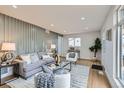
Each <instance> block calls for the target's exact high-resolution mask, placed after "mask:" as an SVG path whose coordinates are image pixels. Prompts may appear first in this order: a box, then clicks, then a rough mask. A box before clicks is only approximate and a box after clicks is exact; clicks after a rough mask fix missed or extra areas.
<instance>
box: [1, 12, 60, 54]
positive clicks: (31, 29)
mask: <svg viewBox="0 0 124 93" xmlns="http://www.w3.org/2000/svg"><path fill="white" fill-rule="evenodd" d="M58 35H59V34H57V33H54V32H50V33H49V34H48V33H46V32H45V29H43V28H41V27H38V26H35V25H32V24H30V23H26V22H24V21H21V20H18V19H15V18H12V17H9V16H7V15H4V14H0V48H1V43H2V42H15V43H16V53H17V54H26V53H32V52H38V51H42V50H44V48H46V46H47V45H48V43H49V42H51V43H54V44H56V45H58V44H57V43H58V42H57V40H58Z"/></svg>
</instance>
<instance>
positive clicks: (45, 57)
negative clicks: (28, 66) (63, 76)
mask: <svg viewBox="0 0 124 93" xmlns="http://www.w3.org/2000/svg"><path fill="white" fill-rule="evenodd" d="M42 58H43V59H47V58H51V57H50V56H49V55H42Z"/></svg>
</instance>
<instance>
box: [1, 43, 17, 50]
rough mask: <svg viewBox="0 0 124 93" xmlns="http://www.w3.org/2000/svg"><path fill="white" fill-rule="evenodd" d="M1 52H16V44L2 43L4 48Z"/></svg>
mask: <svg viewBox="0 0 124 93" xmlns="http://www.w3.org/2000/svg"><path fill="white" fill-rule="evenodd" d="M1 50H3V51H15V50H16V47H15V43H2V48H1Z"/></svg>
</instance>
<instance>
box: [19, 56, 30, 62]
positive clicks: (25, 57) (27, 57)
mask: <svg viewBox="0 0 124 93" xmlns="http://www.w3.org/2000/svg"><path fill="white" fill-rule="evenodd" d="M21 58H22V60H23V61H26V62H27V64H31V58H30V55H21Z"/></svg>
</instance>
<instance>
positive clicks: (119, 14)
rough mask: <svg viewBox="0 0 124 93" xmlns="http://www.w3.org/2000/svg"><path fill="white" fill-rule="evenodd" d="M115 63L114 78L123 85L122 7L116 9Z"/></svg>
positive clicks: (123, 43)
mask: <svg viewBox="0 0 124 93" xmlns="http://www.w3.org/2000/svg"><path fill="white" fill-rule="evenodd" d="M116 26H117V27H116V28H117V63H116V64H117V65H116V72H117V73H116V78H117V79H118V80H119V81H120V82H121V84H123V85H124V7H123V6H120V7H119V8H118V10H117V24H116Z"/></svg>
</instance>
